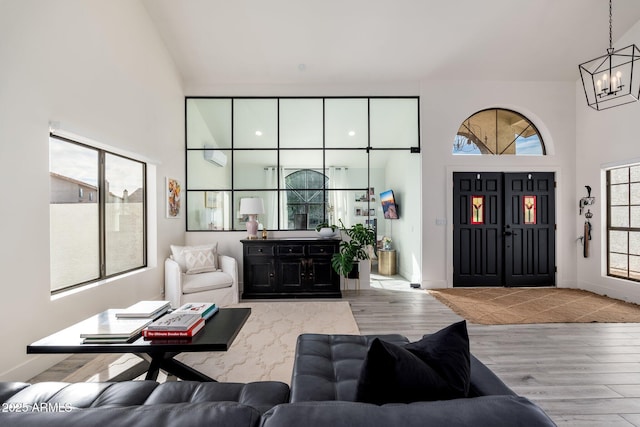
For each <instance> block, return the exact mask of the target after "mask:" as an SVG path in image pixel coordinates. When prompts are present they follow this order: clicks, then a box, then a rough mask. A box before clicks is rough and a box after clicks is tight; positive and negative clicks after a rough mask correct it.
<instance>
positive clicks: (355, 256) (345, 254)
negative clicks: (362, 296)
mask: <svg viewBox="0 0 640 427" xmlns="http://www.w3.org/2000/svg"><path fill="white" fill-rule="evenodd" d="M339 221H340V232H341V234H342V232H344V233H345V234H346V235H347V236H348V237H349V240H344V239H343V240H342V241H341V242H340V250H339V251H338V253H336V254H333V257H331V266H332V267H333V269H334V270H335V272H336V273H338V274H339V275H341V276H343V277H348V276H349V273H350V272H351V270H353V268H354V264H355V263H356V262H358V261H359V260H364V259H369V253H368V251H367V247H368V246H369V245H373V244H375V241H376V235H375V232H374V231H373V230H372V229H370V228H367V227H365V226H364V225H363V224H354V225H352V226H351V227H349V228H346V227H345V225H344V223H343V222H342V220H339Z"/></svg>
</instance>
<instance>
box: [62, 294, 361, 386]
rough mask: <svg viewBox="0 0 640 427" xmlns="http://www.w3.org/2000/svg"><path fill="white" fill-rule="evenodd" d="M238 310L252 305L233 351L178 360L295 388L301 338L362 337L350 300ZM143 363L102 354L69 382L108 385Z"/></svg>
mask: <svg viewBox="0 0 640 427" xmlns="http://www.w3.org/2000/svg"><path fill="white" fill-rule="evenodd" d="M233 307H250V308H251V315H250V316H249V319H247V322H246V323H245V324H244V326H243V328H242V329H241V330H240V332H239V333H238V336H237V337H236V339H235V341H234V342H233V344H232V345H231V348H230V349H229V351H226V352H224V351H216V352H202V353H182V354H180V355H178V356H176V359H177V360H180V361H181V362H183V363H185V364H187V365H188V366H191V367H192V368H194V369H196V370H198V371H200V372H202V373H204V374H205V375H208V376H210V377H211V378H214V379H216V380H218V381H227V382H242V383H246V382H251V381H282V382H285V383H287V384H290V382H291V372H292V369H293V356H294V353H295V348H296V340H297V338H298V335H300V334H302V333H318V334H353V335H359V334H360V331H359V329H358V325H357V323H356V321H355V319H354V318H353V314H352V313H351V308H350V306H349V303H348V302H347V301H291V302H263V301H259V302H251V303H240V304H236V305H234V306H233ZM114 359H115V360H114ZM139 361H140V359H138V357H136V356H135V355H132V354H127V355H122V356H117V357H114V356H113V355H99V356H97V357H96V358H95V359H94V360H92V361H90V362H89V363H87V364H86V365H84V366H83V367H82V368H80V369H78V370H76V371H75V372H74V373H72V374H70V375H69V376H67V377H66V378H65V379H64V381H69V382H79V381H108V380H109V378H112V377H114V376H115V375H117V374H118V373H120V372H123V371H124V370H126V369H127V368H129V367H131V366H134V365H135V364H136V363H137V362H139ZM141 378H143V377H141ZM165 379H166V376H165V375H163V374H161V375H160V376H159V377H158V381H164V380H165Z"/></svg>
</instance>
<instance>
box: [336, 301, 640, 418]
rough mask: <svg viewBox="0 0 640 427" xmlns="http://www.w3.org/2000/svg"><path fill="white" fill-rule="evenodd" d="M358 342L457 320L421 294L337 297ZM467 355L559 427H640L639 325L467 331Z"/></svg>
mask: <svg viewBox="0 0 640 427" xmlns="http://www.w3.org/2000/svg"><path fill="white" fill-rule="evenodd" d="M344 298H345V299H347V300H348V301H349V302H350V303H351V307H352V311H353V314H354V317H355V319H356V321H357V323H358V326H359V328H360V333H361V334H375V333H394V332H397V333H401V334H404V335H406V336H407V337H408V338H409V339H411V340H416V339H419V338H420V337H421V336H422V334H424V333H430V332H435V331H437V330H438V329H440V328H442V327H444V326H446V325H448V324H450V323H453V322H456V321H458V320H460V319H461V318H460V317H459V316H458V315H456V314H455V313H453V312H452V311H451V310H450V309H449V308H448V307H446V306H445V305H443V304H441V303H440V302H438V301H437V300H436V299H435V298H433V297H431V296H430V295H429V294H427V293H426V292H424V291H411V292H398V291H388V290H362V291H360V292H359V293H358V292H355V291H346V292H344ZM468 330H469V339H470V346H471V351H472V353H473V354H474V355H475V356H476V357H477V358H478V359H480V360H481V361H483V362H484V363H485V364H486V365H487V366H489V367H490V368H491V369H492V370H493V371H494V372H495V373H496V374H497V375H498V376H499V377H500V378H501V379H502V380H503V381H504V382H505V383H506V384H507V385H508V386H509V387H511V388H512V389H513V390H514V391H515V392H516V393H518V394H520V395H522V396H526V397H528V398H529V399H531V400H532V401H534V402H536V403H537V404H538V405H540V407H542V408H543V409H544V410H545V411H546V412H547V413H548V414H549V416H550V417H551V418H552V419H553V420H554V421H555V422H556V423H557V424H558V425H559V426H562V427H564V426H581V427H583V426H611V427H617V426H626V427H630V426H640V324H638V323H626V324H622V323H612V324H602V323H588V324H585V323H582V324H575V323H573V324H564V323H563V324H534V325H506V326H486V325H475V324H468Z"/></svg>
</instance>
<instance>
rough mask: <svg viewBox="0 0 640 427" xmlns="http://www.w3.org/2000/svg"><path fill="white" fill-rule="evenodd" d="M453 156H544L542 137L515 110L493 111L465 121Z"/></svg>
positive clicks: (455, 140)
mask: <svg viewBox="0 0 640 427" xmlns="http://www.w3.org/2000/svg"><path fill="white" fill-rule="evenodd" d="M452 153H453V154H456V155H460V154H462V155H464V154H470V155H474V154H492V155H503V154H512V155H517V156H522V155H525V156H526V155H529V156H544V155H545V154H546V151H545V148H544V142H543V141H542V136H540V133H539V132H538V129H536V127H535V125H534V124H533V123H532V122H531V120H529V119H527V118H526V117H524V116H523V115H522V114H520V113H517V112H515V111H511V110H506V109H502V108H491V109H487V110H482V111H478V112H477V113H475V114H473V115H471V116H469V117H468V118H467V119H465V120H464V121H463V122H462V124H461V125H460V127H459V128H458V132H457V133H456V137H455V139H454V141H453V150H452Z"/></svg>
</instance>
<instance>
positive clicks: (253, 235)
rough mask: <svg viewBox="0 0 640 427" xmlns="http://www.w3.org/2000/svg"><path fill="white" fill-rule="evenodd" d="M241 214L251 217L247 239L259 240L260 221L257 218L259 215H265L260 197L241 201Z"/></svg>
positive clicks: (246, 198) (248, 222)
mask: <svg viewBox="0 0 640 427" xmlns="http://www.w3.org/2000/svg"><path fill="white" fill-rule="evenodd" d="M240 213H241V214H243V215H249V221H247V234H248V236H247V238H248V239H257V238H258V221H256V217H257V216H258V215H259V214H262V213H264V203H263V202H262V199H261V198H260V197H245V198H244V199H240Z"/></svg>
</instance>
